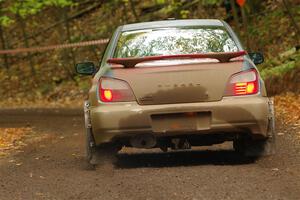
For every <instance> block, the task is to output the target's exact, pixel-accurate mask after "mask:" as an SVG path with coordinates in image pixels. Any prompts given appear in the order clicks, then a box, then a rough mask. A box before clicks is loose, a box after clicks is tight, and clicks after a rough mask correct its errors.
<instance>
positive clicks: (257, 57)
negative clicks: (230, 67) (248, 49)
mask: <svg viewBox="0 0 300 200" xmlns="http://www.w3.org/2000/svg"><path fill="white" fill-rule="evenodd" d="M249 57H250V59H251V60H252V61H253V63H254V64H256V65H258V64H261V63H263V62H264V60H265V59H264V55H263V54H262V53H260V52H255V53H249Z"/></svg>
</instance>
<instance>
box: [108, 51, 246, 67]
mask: <svg viewBox="0 0 300 200" xmlns="http://www.w3.org/2000/svg"><path fill="white" fill-rule="evenodd" d="M246 54H247V52H246V51H237V52H221V53H203V54H202V53H201V54H182V55H162V56H146V57H139V58H134V57H131V58H110V59H108V60H107V63H110V64H120V65H123V66H124V67H125V68H131V67H135V66H136V65H137V64H138V63H141V62H146V61H154V60H166V59H191V58H213V59H217V60H219V61H220V62H221V63H225V62H229V61H230V59H232V58H236V57H239V56H243V55H246Z"/></svg>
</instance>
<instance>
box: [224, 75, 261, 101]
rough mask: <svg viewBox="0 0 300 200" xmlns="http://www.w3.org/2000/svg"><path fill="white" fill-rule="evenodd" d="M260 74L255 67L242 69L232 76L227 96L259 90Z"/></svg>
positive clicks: (252, 92)
mask: <svg viewBox="0 0 300 200" xmlns="http://www.w3.org/2000/svg"><path fill="white" fill-rule="evenodd" d="M258 87H259V85H258V74H257V71H256V70H255V69H251V70H247V71H242V72H239V73H236V74H234V75H232V76H231V78H230V80H229V82H228V84H227V88H226V91H225V96H240V95H250V94H256V93H257V92H258Z"/></svg>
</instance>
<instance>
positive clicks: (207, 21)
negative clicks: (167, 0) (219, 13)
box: [121, 19, 224, 31]
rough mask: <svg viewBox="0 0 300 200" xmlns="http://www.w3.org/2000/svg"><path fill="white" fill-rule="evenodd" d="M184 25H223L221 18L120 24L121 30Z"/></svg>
mask: <svg viewBox="0 0 300 200" xmlns="http://www.w3.org/2000/svg"><path fill="white" fill-rule="evenodd" d="M186 26H220V27H224V24H223V22H222V21H221V20H218V19H184V20H163V21H152V22H142V23H135V24H126V25H123V26H121V31H134V30H140V29H151V28H167V27H186Z"/></svg>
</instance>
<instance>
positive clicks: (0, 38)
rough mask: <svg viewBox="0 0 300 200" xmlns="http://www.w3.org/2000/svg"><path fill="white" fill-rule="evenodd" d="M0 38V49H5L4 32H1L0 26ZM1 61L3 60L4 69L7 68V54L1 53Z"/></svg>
mask: <svg viewBox="0 0 300 200" xmlns="http://www.w3.org/2000/svg"><path fill="white" fill-rule="evenodd" d="M0 40H1V44H2V49H3V50H5V49H6V42H5V37H4V32H3V29H2V27H1V26H0ZM3 61H4V67H5V68H6V70H9V64H8V56H7V54H3Z"/></svg>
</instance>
